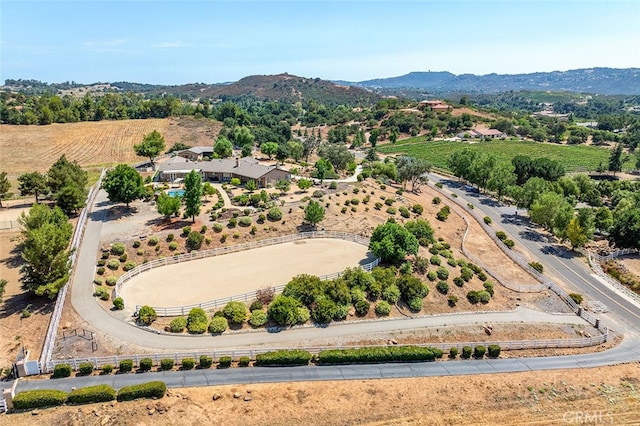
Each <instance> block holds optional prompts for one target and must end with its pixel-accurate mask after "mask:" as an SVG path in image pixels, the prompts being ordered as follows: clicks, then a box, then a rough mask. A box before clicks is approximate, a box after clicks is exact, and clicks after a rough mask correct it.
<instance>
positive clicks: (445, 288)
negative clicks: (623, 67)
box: [436, 281, 449, 294]
mask: <svg viewBox="0 0 640 426" xmlns="http://www.w3.org/2000/svg"><path fill="white" fill-rule="evenodd" d="M436 290H438V291H439V292H440V293H442V294H447V293H449V284H447V282H446V281H438V284H436Z"/></svg>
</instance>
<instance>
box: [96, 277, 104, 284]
mask: <svg viewBox="0 0 640 426" xmlns="http://www.w3.org/2000/svg"><path fill="white" fill-rule="evenodd" d="M103 282H104V281H103V280H102V278H94V279H93V283H94V284H95V285H102V283H103Z"/></svg>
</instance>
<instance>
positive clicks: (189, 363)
mask: <svg viewBox="0 0 640 426" xmlns="http://www.w3.org/2000/svg"><path fill="white" fill-rule="evenodd" d="M181 364H182V365H181V366H180V368H181V369H183V370H193V368H194V367H195V366H196V360H195V359H194V358H184V359H183V360H182V363H181Z"/></svg>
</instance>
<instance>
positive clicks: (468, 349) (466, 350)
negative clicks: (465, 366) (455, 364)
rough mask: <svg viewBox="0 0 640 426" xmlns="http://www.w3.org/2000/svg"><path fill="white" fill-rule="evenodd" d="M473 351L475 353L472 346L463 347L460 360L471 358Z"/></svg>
mask: <svg viewBox="0 0 640 426" xmlns="http://www.w3.org/2000/svg"><path fill="white" fill-rule="evenodd" d="M472 351H473V349H472V348H471V346H463V347H462V354H461V355H460V358H463V359H469V358H471V353H472Z"/></svg>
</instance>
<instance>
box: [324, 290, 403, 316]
mask: <svg viewBox="0 0 640 426" xmlns="http://www.w3.org/2000/svg"><path fill="white" fill-rule="evenodd" d="M398 295H399V293H398ZM350 310H351V306H349V305H336V308H335V309H334V311H333V319H334V320H336V321H342V320H344V319H346V318H347V317H348V316H349V311H350Z"/></svg>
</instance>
